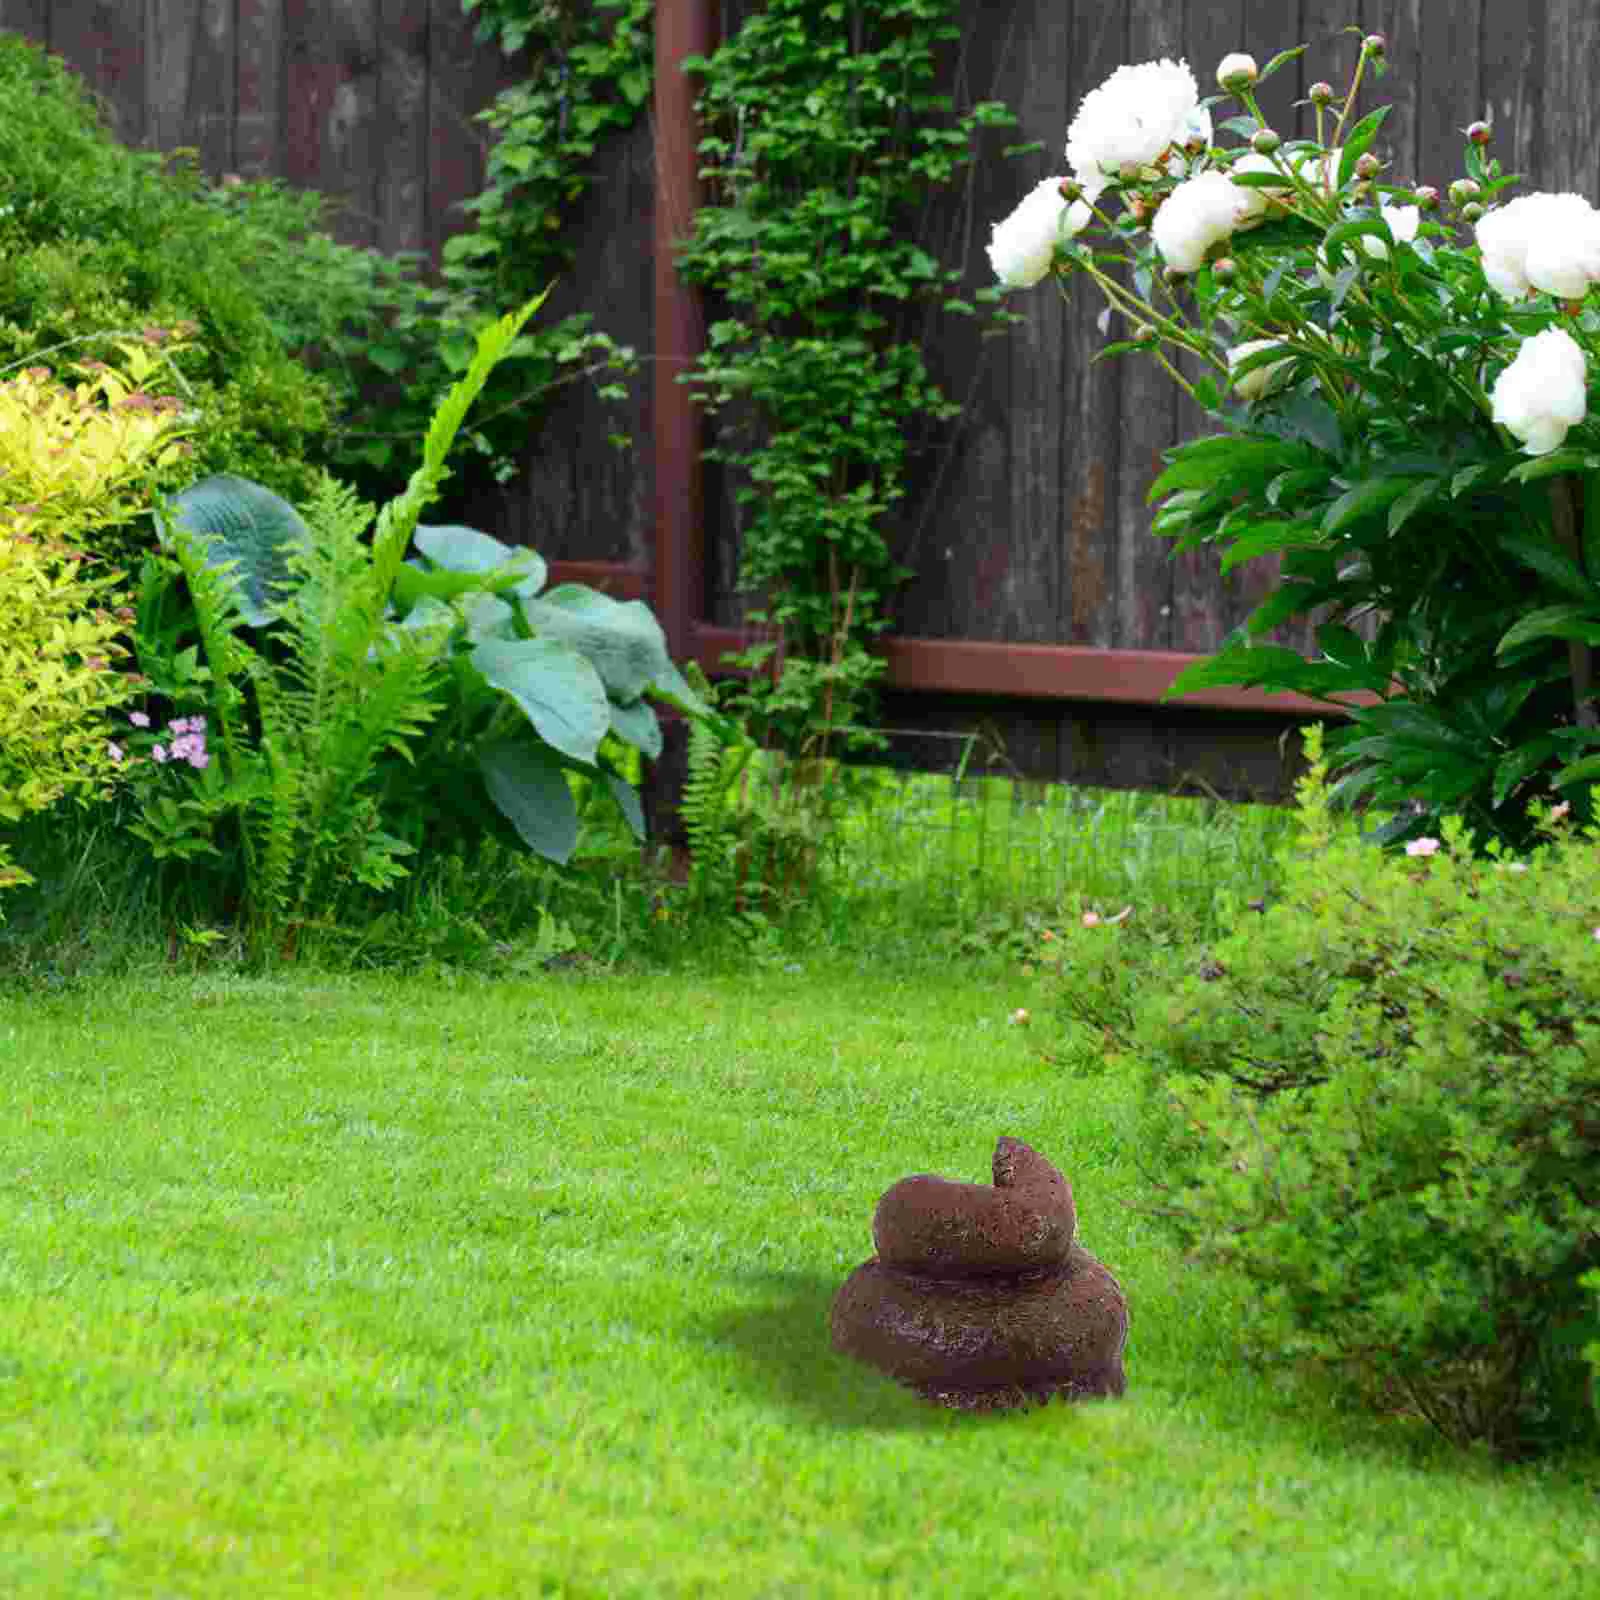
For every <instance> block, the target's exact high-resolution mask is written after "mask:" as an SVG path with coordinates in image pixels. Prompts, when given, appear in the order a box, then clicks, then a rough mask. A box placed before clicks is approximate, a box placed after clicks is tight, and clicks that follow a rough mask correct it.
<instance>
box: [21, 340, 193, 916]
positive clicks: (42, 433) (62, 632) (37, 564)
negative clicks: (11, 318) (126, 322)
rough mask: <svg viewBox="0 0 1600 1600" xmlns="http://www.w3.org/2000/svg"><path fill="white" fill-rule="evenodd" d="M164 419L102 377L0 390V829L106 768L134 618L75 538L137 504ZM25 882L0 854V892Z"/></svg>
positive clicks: (169, 453) (84, 788) (37, 380)
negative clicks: (119, 665)
mask: <svg viewBox="0 0 1600 1600" xmlns="http://www.w3.org/2000/svg"><path fill="white" fill-rule="evenodd" d="M173 423H174V419H173V416H172V414H171V410H170V409H162V408H159V407H158V406H157V405H156V404H155V402H154V401H152V400H151V399H150V397H149V396H148V395H144V394H142V393H140V392H138V391H136V390H135V389H134V387H133V385H132V384H131V383H130V382H128V381H127V379H125V378H124V377H123V376H122V375H121V374H119V373H117V372H116V371H115V370H113V369H111V368H105V369H103V370H102V371H101V372H99V373H98V374H88V375H86V378H85V381H84V382H82V383H80V384H79V385H78V386H77V387H76V388H69V387H67V386H66V385H65V384H62V383H60V382H57V381H56V380H55V379H53V378H52V377H51V375H50V373H49V372H48V371H47V370H46V369H43V368H30V369H29V370H28V371H26V372H23V373H20V374H18V375H17V376H16V377H14V378H12V379H11V380H10V381H9V382H6V383H4V384H0V592H3V593H4V595H5V604H4V606H0V820H4V821H5V822H9V823H15V822H18V821H20V820H21V819H22V818H23V817H24V816H25V815H27V814H28V813H29V812H34V811H42V810H44V809H46V808H47V807H49V806H50V805H52V804H54V802H55V801H56V800H58V799H59V798H60V797H61V796H62V795H64V794H68V793H73V792H76V793H79V794H82V793H84V792H90V791H94V790H96V789H98V788H100V787H102V786H103V785H104V782H105V780H106V779H107V778H108V777H109V776H110V775H111V773H112V771H113V770H114V768H115V765H116V760H117V754H118V752H117V750H116V747H115V745H114V744H112V742H111V740H110V738H109V725H108V723H107V720H106V716H107V713H108V712H109V711H110V710H111V708H113V707H114V706H116V705H118V704H120V703H121V702H122V701H124V700H126V699H127V698H128V695H129V693H130V691H131V689H132V684H131V681H130V679H129V678H128V676H127V675H126V674H124V673H120V672H117V671H116V670H115V669H114V666H113V663H114V662H115V661H116V660H118V659H119V658H120V657H121V656H123V655H125V654H126V651H125V650H124V649H123V647H122V645H121V644H120V643H119V638H118V636H119V635H120V634H121V633H122V632H123V630H124V628H125V626H126V624H127V622H129V621H131V620H132V612H131V611H128V610H127V609H126V608H125V607H122V606H119V604H118V600H119V598H120V596H119V593H118V584H119V582H120V578H121V575H120V573H118V572H117V571H115V570H114V569H111V568H109V567H106V566H105V564H104V563H103V562H97V560H96V558H95V557H94V556H93V555H91V554H89V553H87V552H86V551H85V550H84V549H83V548H82V536H83V535H84V534H86V533H88V532H91V531H94V530H101V531H104V530H107V529H116V528H118V527H120V526H122V525H125V524H127V523H128V522H130V521H131V520H132V519H134V518H135V517H136V516H138V515H139V514H140V513H141V512H142V511H143V510H145V509H146V508H147V506H148V504H149V497H150V494H151V486H152V483H153V482H154V481H156V480H158V479H159V477H160V475H161V473H162V471H163V469H164V468H167V467H169V466H170V465H171V463H172V461H173V458H174V453H175V450H176V449H177V448H178V446H179V441H178V440H177V438H176V436H175V434H174V431H173ZM96 565H98V566H100V568H101V570H100V571H91V570H90V569H91V568H92V567H94V566H96ZM119 613H120V614H119ZM26 881H27V874H26V873H24V872H22V871H21V869H19V868H17V867H14V866H12V865H10V863H9V860H8V858H7V854H6V851H5V850H4V848H3V847H0V887H7V886H10V885H14V884H17V883H21V882H26Z"/></svg>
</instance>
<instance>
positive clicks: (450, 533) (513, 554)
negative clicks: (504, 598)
mask: <svg viewBox="0 0 1600 1600" xmlns="http://www.w3.org/2000/svg"><path fill="white" fill-rule="evenodd" d="M412 543H413V544H415V545H416V547H417V549H418V550H419V551H421V552H422V554H423V555H424V556H426V557H427V559H428V560H429V562H431V563H432V565H433V566H435V567H442V568H443V569H444V570H445V571H447V572H465V573H472V574H474V575H481V576H486V577H493V578H494V579H495V580H496V581H495V582H494V583H493V584H475V585H473V587H474V588H492V589H494V590H495V591H496V592H497V593H499V592H501V591H503V590H505V589H512V588H514V589H515V590H516V592H517V593H518V594H537V593H538V592H539V590H541V589H542V588H543V587H544V585H545V579H546V577H547V575H548V572H549V569H548V568H547V567H546V566H545V563H544V559H543V557H541V556H540V554H539V553H538V551H537V550H530V549H528V548H527V547H526V546H521V547H518V546H514V545H509V544H502V543H501V542H500V541H499V540H498V539H496V538H495V537H494V536H493V535H492V534H487V533H480V532H479V531H478V530H477V529H476V528H463V527H459V526H456V525H453V524H450V525H444V526H434V525H428V524H419V525H418V527H417V530H416V533H415V534H414V535H413V536H412Z"/></svg>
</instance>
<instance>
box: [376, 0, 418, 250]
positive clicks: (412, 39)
mask: <svg viewBox="0 0 1600 1600" xmlns="http://www.w3.org/2000/svg"><path fill="white" fill-rule="evenodd" d="M428 13H429V0H380V6H379V14H378V95H377V127H376V138H377V155H378V163H377V172H376V175H375V178H376V182H375V188H376V191H377V192H376V197H375V205H376V210H377V237H376V238H375V240H374V243H375V244H376V245H377V247H378V248H379V249H380V250H382V251H384V252H385V253H387V254H391V255H395V254H400V253H402V252H418V253H420V252H422V251H425V250H426V249H427V248H428V223H427V200H428V42H429V41H428Z"/></svg>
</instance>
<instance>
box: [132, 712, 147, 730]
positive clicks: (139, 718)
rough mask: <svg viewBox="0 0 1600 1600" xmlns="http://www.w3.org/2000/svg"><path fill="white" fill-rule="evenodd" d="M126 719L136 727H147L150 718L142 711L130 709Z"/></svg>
mask: <svg viewBox="0 0 1600 1600" xmlns="http://www.w3.org/2000/svg"><path fill="white" fill-rule="evenodd" d="M128 721H129V722H131V723H132V724H133V725H134V727H136V728H148V727H149V726H150V718H149V716H148V715H147V714H146V713H145V712H143V711H130V712H129V713H128Z"/></svg>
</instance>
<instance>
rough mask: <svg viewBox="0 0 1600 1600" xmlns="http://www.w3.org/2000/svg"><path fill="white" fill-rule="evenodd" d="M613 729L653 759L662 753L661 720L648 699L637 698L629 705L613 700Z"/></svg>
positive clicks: (626, 741)
mask: <svg viewBox="0 0 1600 1600" xmlns="http://www.w3.org/2000/svg"><path fill="white" fill-rule="evenodd" d="M611 731H612V732H613V733H614V734H616V736H617V737H618V738H619V739H621V740H622V741H623V742H624V743H625V744H631V745H632V746H633V748H634V749H635V750H637V751H639V752H640V754H642V755H644V756H645V757H647V758H648V759H649V760H651V761H654V760H655V759H656V757H657V756H659V755H660V754H661V721H660V718H658V717H657V716H656V713H655V708H654V707H653V706H652V705H651V704H650V702H649V701H648V700H635V701H633V702H631V703H630V704H628V705H618V704H617V702H616V701H615V700H613V701H612V702H611Z"/></svg>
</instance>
